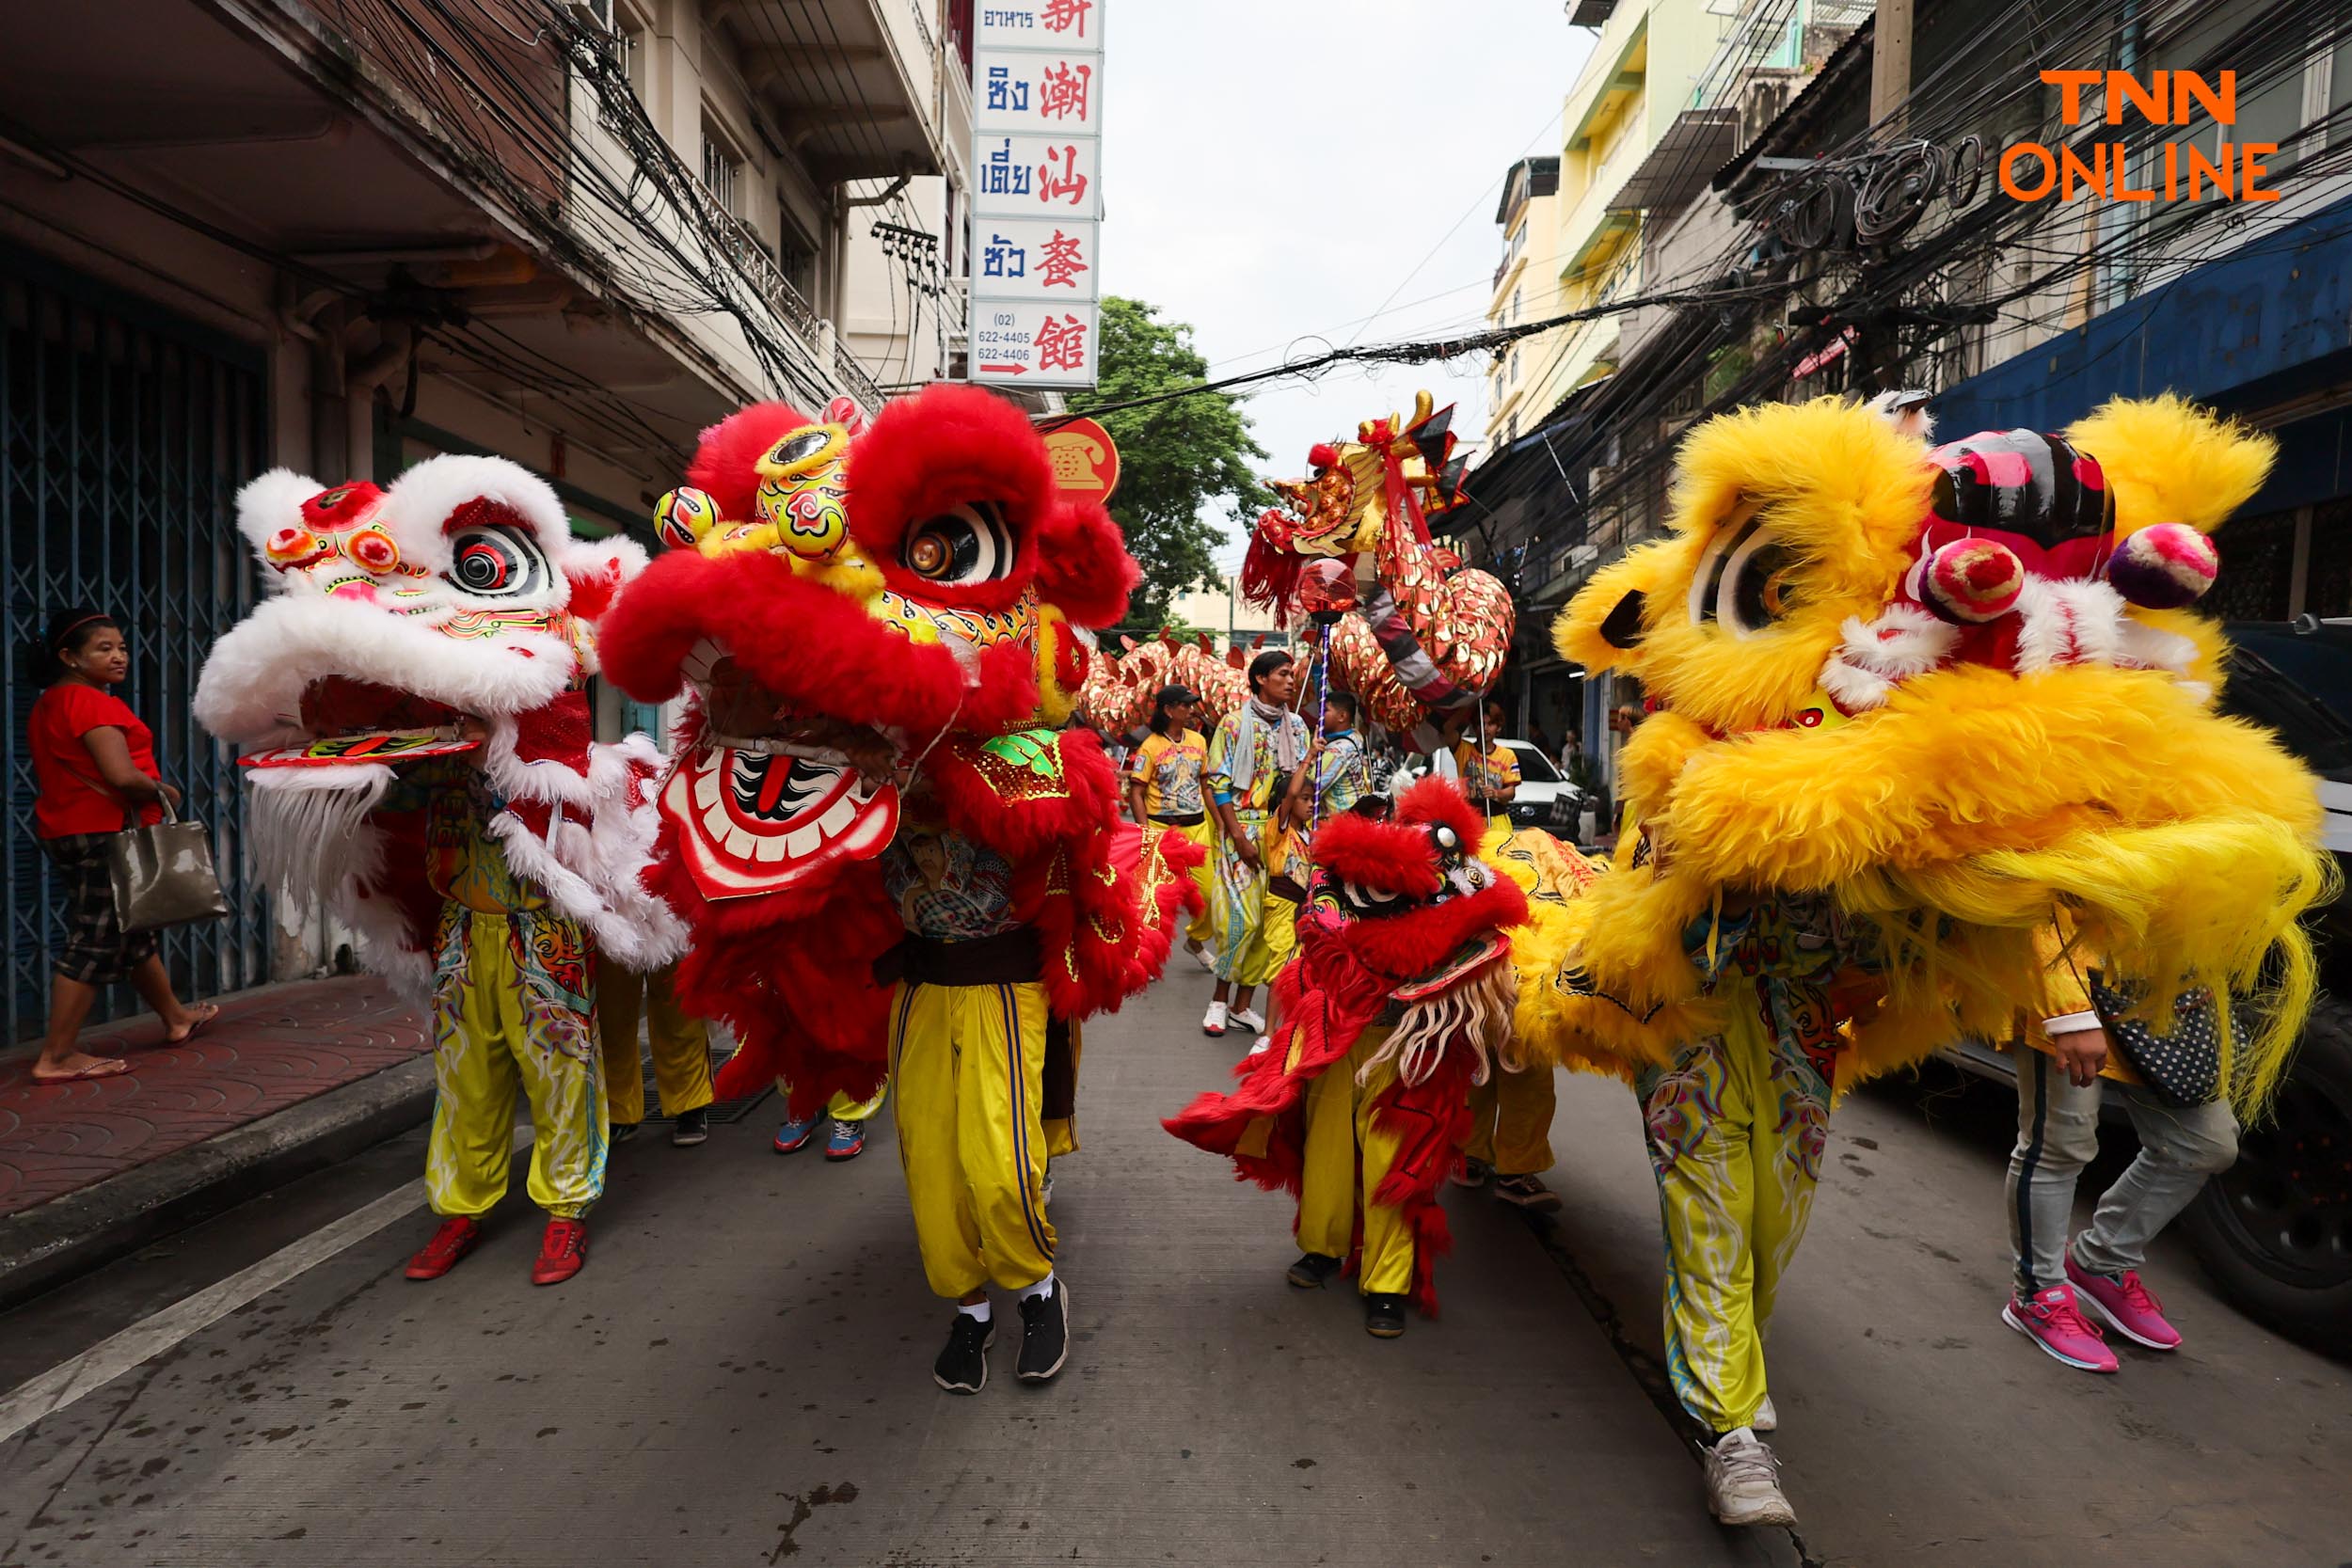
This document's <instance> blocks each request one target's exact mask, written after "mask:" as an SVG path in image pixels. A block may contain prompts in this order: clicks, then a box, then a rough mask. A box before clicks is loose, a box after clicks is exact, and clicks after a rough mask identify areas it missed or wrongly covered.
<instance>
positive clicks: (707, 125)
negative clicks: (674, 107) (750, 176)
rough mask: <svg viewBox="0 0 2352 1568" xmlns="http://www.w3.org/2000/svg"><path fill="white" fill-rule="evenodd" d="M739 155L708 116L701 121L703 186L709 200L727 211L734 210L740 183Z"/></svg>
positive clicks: (734, 211) (741, 156)
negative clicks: (708, 195) (708, 194)
mask: <svg viewBox="0 0 2352 1568" xmlns="http://www.w3.org/2000/svg"><path fill="white" fill-rule="evenodd" d="M742 174H743V155H742V154H741V153H739V152H738V151H737V150H735V144H734V143H733V142H730V141H729V140H727V137H726V133H725V132H723V131H721V130H720V129H719V128H718V127H717V126H715V125H713V124H712V123H711V122H710V121H709V120H707V119H706V120H704V121H703V189H705V190H707V191H708V192H709V193H710V198H711V199H712V200H714V201H716V202H717V203H718V204H719V205H720V207H721V208H722V209H723V210H724V211H726V212H728V213H731V214H732V213H737V212H738V208H737V206H736V193H737V191H738V189H739V186H740V184H741V180H742Z"/></svg>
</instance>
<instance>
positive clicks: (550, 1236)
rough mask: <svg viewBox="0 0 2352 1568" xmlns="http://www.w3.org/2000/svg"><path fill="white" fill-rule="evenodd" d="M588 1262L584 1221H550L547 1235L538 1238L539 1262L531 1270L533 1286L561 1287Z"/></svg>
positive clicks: (586, 1231)
mask: <svg viewBox="0 0 2352 1568" xmlns="http://www.w3.org/2000/svg"><path fill="white" fill-rule="evenodd" d="M587 1261H588V1223H587V1222H586V1221H585V1220H549V1221H548V1230H547V1234H546V1235H544V1236H542V1237H540V1238H539V1261H538V1262H536V1263H534V1264H532V1268H531V1282H532V1284H533V1285H561V1284H563V1283H564V1281H565V1280H567V1279H569V1278H571V1277H572V1275H576V1274H578V1273H579V1272H580V1265H581V1264H583V1263H585V1262H587Z"/></svg>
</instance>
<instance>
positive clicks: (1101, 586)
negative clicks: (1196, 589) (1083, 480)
mask: <svg viewBox="0 0 2352 1568" xmlns="http://www.w3.org/2000/svg"><path fill="white" fill-rule="evenodd" d="M1037 578H1038V584H1037V586H1038V596H1039V597H1040V598H1041V599H1043V600H1044V601H1045V602H1046V603H1047V604H1050V605H1054V606H1057V607H1058V608H1059V609H1060V610H1061V612H1062V613H1063V614H1065V615H1067V616H1069V617H1070V619H1071V621H1072V622H1073V624H1075V625H1077V626H1117V625H1118V624H1119V623H1120V621H1121V620H1122V619H1124V618H1125V616H1126V614H1127V595H1128V594H1132V593H1133V592H1135V587H1136V584H1137V583H1138V582H1141V581H1142V580H1143V569H1142V568H1141V567H1139V566H1137V565H1136V558H1135V557H1134V556H1132V555H1129V554H1128V553H1127V541H1126V540H1125V539H1124V538H1123V537H1121V535H1120V531H1119V525H1118V524H1117V523H1115V522H1113V521H1111V515H1110V514H1109V513H1107V512H1105V511H1104V510H1103V509H1102V508H1101V507H1100V506H1097V505H1096V504H1094V503H1093V502H1092V501H1071V500H1061V501H1057V502H1055V503H1054V504H1052V505H1050V506H1048V507H1047V508H1046V509H1045V515H1043V516H1042V517H1041V518H1039V519H1038V525H1037Z"/></svg>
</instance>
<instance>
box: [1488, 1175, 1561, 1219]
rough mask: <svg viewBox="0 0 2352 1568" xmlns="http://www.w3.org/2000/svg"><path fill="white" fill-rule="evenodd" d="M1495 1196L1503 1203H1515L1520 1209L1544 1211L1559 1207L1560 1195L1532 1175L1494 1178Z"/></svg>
mask: <svg viewBox="0 0 2352 1568" xmlns="http://www.w3.org/2000/svg"><path fill="white" fill-rule="evenodd" d="M1495 1196H1497V1197H1499V1198H1501V1199H1502V1201H1503V1202H1505V1203H1516V1204H1518V1206H1519V1207H1520V1208H1522V1209H1536V1210H1541V1211H1544V1212H1549V1211H1551V1210H1554V1209H1557V1208H1559V1207H1560V1195H1559V1194H1558V1193H1555V1192H1553V1191H1552V1190H1551V1189H1550V1188H1549V1187H1547V1186H1545V1185H1544V1184H1543V1182H1542V1180H1539V1179H1538V1178H1536V1177H1533V1176H1503V1177H1498V1178H1496V1179H1495Z"/></svg>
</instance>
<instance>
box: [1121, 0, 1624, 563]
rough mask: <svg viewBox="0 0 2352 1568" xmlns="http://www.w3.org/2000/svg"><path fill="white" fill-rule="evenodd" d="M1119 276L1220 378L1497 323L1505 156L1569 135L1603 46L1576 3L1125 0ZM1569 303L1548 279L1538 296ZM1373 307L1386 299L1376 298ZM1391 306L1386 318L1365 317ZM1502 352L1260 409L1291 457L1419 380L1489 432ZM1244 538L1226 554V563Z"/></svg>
mask: <svg viewBox="0 0 2352 1568" xmlns="http://www.w3.org/2000/svg"><path fill="white" fill-rule="evenodd" d="M1113 7H1114V8H1113V9H1112V10H1111V13H1110V15H1109V18H1108V20H1109V27H1108V30H1107V33H1106V38H1105V41H1106V44H1107V47H1108V55H1107V58H1106V59H1105V60H1104V146H1103V179H1104V185H1103V190H1104V201H1105V205H1106V214H1105V219H1106V221H1105V223H1104V234H1103V277H1104V288H1105V289H1106V290H1107V291H1108V292H1109V293H1118V294H1124V295H1127V296H1128V297H1130V298H1135V299H1141V300H1144V301H1146V302H1148V303H1150V304H1152V305H1155V306H1157V307H1159V308H1160V310H1161V312H1162V314H1163V315H1165V316H1169V317H1173V318H1174V319H1175V320H1178V321H1183V322H1189V323H1191V324H1192V325H1193V328H1194V330H1195V334H1196V341H1198V343H1199V344H1200V349H1201V351H1202V352H1203V353H1204V354H1206V355H1207V356H1208V358H1209V361H1210V373H1211V374H1212V375H1229V374H1232V373H1234V372H1239V371H1246V370H1252V369H1256V368H1259V367H1261V366H1264V365H1268V364H1278V363H1280V362H1282V360H1283V359H1284V357H1285V356H1292V357H1303V356H1307V355H1310V354H1312V353H1315V352H1318V351H1320V350H1321V349H1322V348H1323V347H1324V346H1325V345H1326V344H1328V345H1329V346H1331V347H1341V346H1344V345H1346V344H1347V343H1349V342H1350V341H1360V342H1380V341H1394V340H1398V339H1407V338H1424V337H1430V336H1436V335H1439V334H1442V333H1444V332H1447V331H1451V330H1455V329H1458V328H1460V327H1462V326H1464V325H1476V323H1477V320H1478V318H1482V317H1483V316H1484V313H1485V311H1486V299H1487V290H1488V285H1489V282H1490V280H1491V278H1492V277H1493V273H1494V265H1495V262H1496V261H1498V260H1499V259H1500V258H1501V256H1502V248H1501V245H1502V236H1501V233H1500V231H1499V230H1497V229H1496V227H1495V222H1494V214H1495V203H1496V201H1497V200H1498V199H1500V198H1501V195H1502V175H1503V171H1504V170H1505V169H1507V168H1508V167H1509V166H1511V164H1512V163H1513V162H1514V161H1516V160H1517V159H1518V158H1520V157H1522V156H1525V155H1527V154H1528V153H1531V152H1557V151H1558V150H1559V139H1560V105H1561V101H1562V99H1563V98H1565V96H1566V94H1567V90H1568V87H1569V86H1570V84H1571V83H1572V82H1573V81H1574V80H1575V77H1576V71H1577V68H1578V67H1579V66H1581V64H1582V63H1583V59H1584V55H1585V54H1586V53H1587V52H1588V51H1589V50H1590V48H1591V46H1592V37H1593V35H1592V34H1591V33H1590V32H1589V31H1586V30H1582V29H1578V28H1572V27H1570V26H1569V25H1568V24H1567V18H1566V16H1565V14H1564V12H1563V8H1562V7H1561V4H1560V0H1453V3H1452V4H1447V5H1438V4H1431V3H1429V0H1420V3H1407V0H1113ZM1555 303H1556V302H1555V301H1553V300H1552V299H1549V298H1537V297H1534V296H1531V297H1530V298H1529V300H1528V301H1527V305H1528V308H1529V309H1530V310H1531V311H1533V310H1534V309H1537V308H1538V307H1539V306H1541V307H1549V306H1552V305H1554V304H1555ZM1375 312H1378V314H1377V315H1376V316H1375ZM1367 317H1371V318H1373V319H1371V320H1365V319H1364V318H1367ZM1484 372H1485V361H1484V359H1483V358H1482V357H1470V358H1464V359H1457V360H1454V361H1453V362H1452V363H1451V364H1448V365H1442V366H1435V365H1433V366H1419V367H1402V368H1386V367H1383V368H1380V369H1377V370H1372V369H1367V368H1361V367H1356V366H1346V367H1341V368H1335V369H1333V370H1331V371H1328V372H1325V373H1324V374H1323V375H1322V377H1321V378H1320V379H1318V380H1316V381H1313V382H1302V381H1296V380H1283V381H1278V382H1274V383H1271V384H1268V385H1265V386H1263V387H1261V388H1258V389H1257V390H1256V391H1255V392H1254V393H1253V394H1252V395H1251V397H1250V399H1249V401H1248V404H1247V405H1246V406H1247V408H1248V414H1249V418H1250V420H1251V423H1252V424H1253V425H1254V426H1255V428H1256V432H1257V436H1258V440H1259V442H1260V444H1261V445H1263V446H1264V447H1265V449H1266V450H1267V451H1268V452H1269V453H1271V454H1272V455H1271V457H1270V458H1269V460H1268V462H1267V463H1266V464H1265V465H1264V467H1266V469H1267V470H1268V471H1269V472H1271V473H1273V474H1276V475H1295V474H1300V473H1303V472H1305V470H1306V459H1307V449H1308V448H1309V447H1311V446H1312V445H1313V444H1314V443H1315V442H1317V441H1320V440H1326V439H1328V438H1329V437H1331V436H1337V435H1340V434H1343V433H1347V432H1352V431H1353V430H1354V429H1355V427H1356V424H1357V421H1358V420H1363V419H1368V418H1371V417H1374V416H1375V415H1378V414H1383V413H1386V412H1389V411H1390V410H1391V409H1395V410H1399V411H1408V410H1409V409H1410V408H1411V406H1412V400H1413V390H1414V388H1416V387H1423V386H1425V387H1427V388H1430V390H1431V391H1432V392H1434V393H1436V394H1437V397H1438V403H1439V404H1441V405H1442V404H1444V403H1445V402H1446V401H1447V400H1448V399H1449V398H1451V399H1452V400H1453V401H1454V403H1455V404H1458V408H1459V412H1458V413H1457V415H1456V418H1455V424H1454V428H1455V430H1456V431H1457V432H1460V433H1461V434H1462V435H1463V436H1465V437H1470V436H1477V435H1478V434H1479V433H1480V432H1481V431H1482V430H1483V429H1484V428H1485V418H1486V398H1485V394H1484V390H1483V388H1482V385H1481V382H1482V378H1483V375H1484ZM1239 559H1240V548H1239V543H1238V541H1236V542H1235V543H1234V544H1232V546H1229V547H1228V548H1227V549H1226V550H1225V551H1224V552H1222V553H1221V554H1220V557H1219V562H1220V564H1221V565H1222V566H1224V567H1225V568H1226V569H1227V570H1228V571H1230V570H1231V569H1232V566H1233V565H1234V563H1236V562H1238V561H1239Z"/></svg>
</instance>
